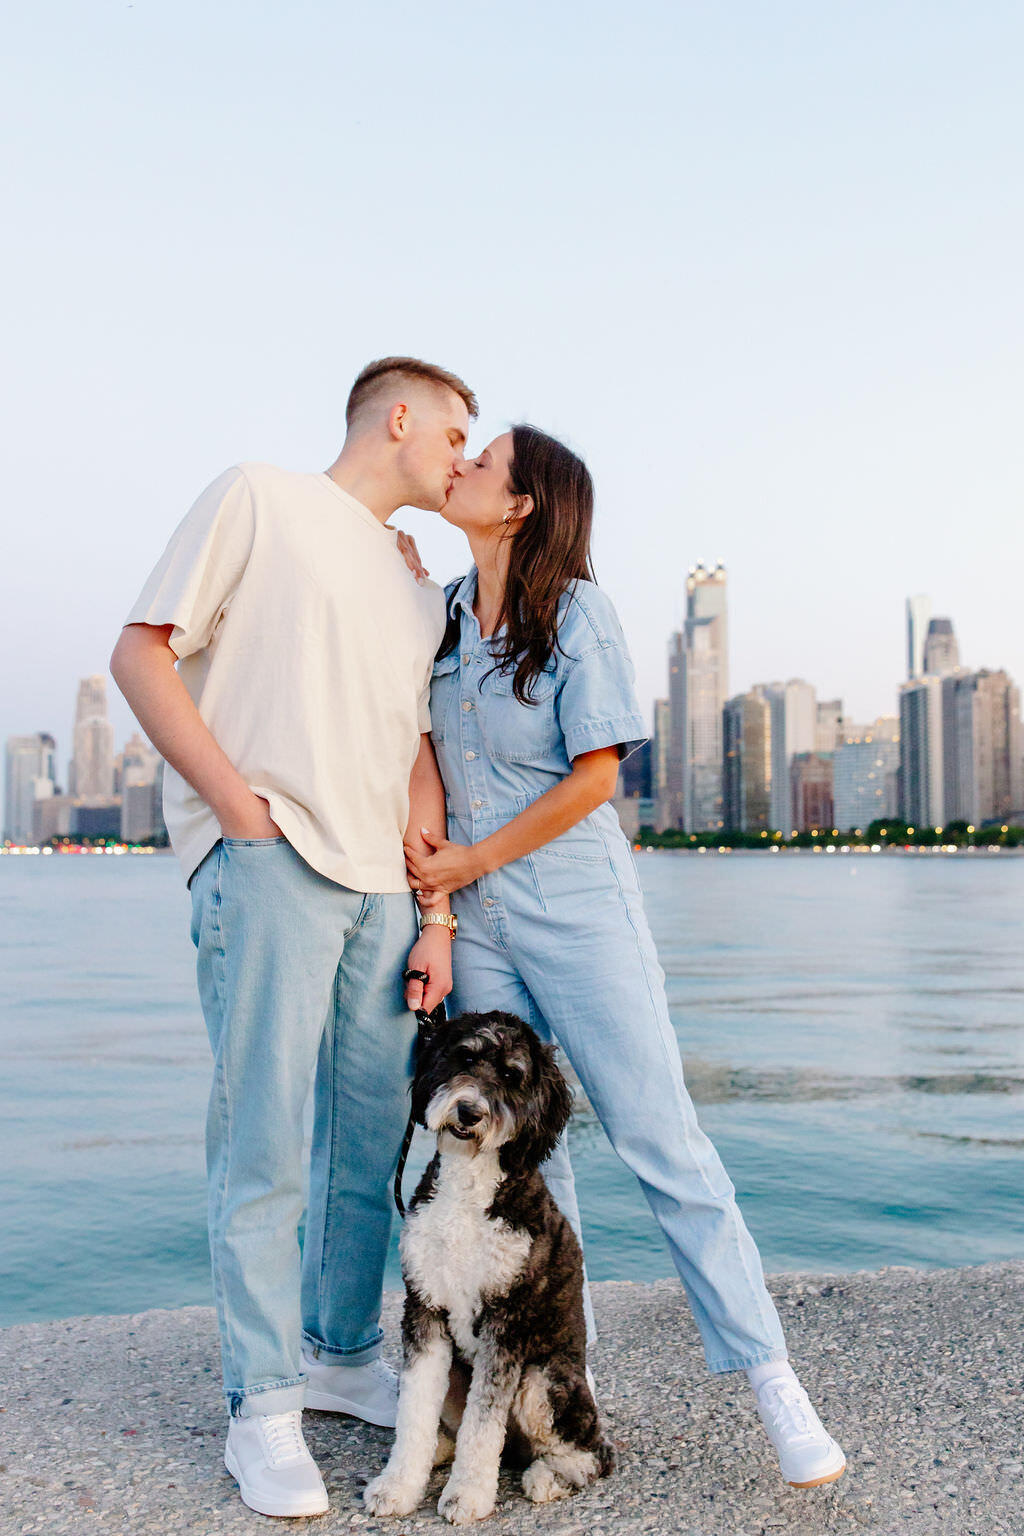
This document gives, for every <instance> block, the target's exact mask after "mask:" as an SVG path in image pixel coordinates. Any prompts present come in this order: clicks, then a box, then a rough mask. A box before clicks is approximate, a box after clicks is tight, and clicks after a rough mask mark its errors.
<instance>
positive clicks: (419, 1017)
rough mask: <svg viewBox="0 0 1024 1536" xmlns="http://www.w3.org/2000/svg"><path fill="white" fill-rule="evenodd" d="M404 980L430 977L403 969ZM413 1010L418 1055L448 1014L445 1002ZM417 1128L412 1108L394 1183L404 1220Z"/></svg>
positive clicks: (421, 972) (398, 1204)
mask: <svg viewBox="0 0 1024 1536" xmlns="http://www.w3.org/2000/svg"><path fill="white" fill-rule="evenodd" d="M402 980H403V981H424V982H426V981H429V980H430V977H429V976H428V975H427V973H426V971H403V972H402ZM413 1011H414V1012H415V1014H416V1025H417V1029H416V1054H417V1056H418V1055H419V1048H420V1046H421V1045H422V1044H423V1041H424V1040H425V1039H426V1038H427V1037H428V1036H429V1035H431V1034H432V1033H433V1032H434V1030H435V1029H437V1027H438V1025H440V1024H443V1023H444V1021H445V1017H446V1015H445V1010H444V1003H443V1002H442V1003H438V1005H437V1007H436V1008H434V1009H433V1010H432V1011H431V1012H430V1013H428V1012H427V1010H426V1009H425V1008H416V1009H414V1010H413ZM415 1128H416V1122H415V1120H414V1119H413V1116H412V1111H411V1110H410V1111H409V1119H408V1122H407V1123H406V1127H405V1135H404V1136H403V1137H402V1150H401V1151H400V1152H399V1154H398V1167H397V1168H396V1169H395V1183H394V1196H395V1205H396V1206H397V1207H398V1214H399V1216H401V1218H402V1220H403V1221H404V1220H405V1202H404V1201H403V1199H402V1175H403V1174H404V1173H405V1164H406V1161H407V1159H408V1156H409V1148H410V1147H411V1146H412V1135H413V1131H414V1130H415Z"/></svg>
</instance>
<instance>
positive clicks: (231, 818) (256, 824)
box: [220, 790, 284, 838]
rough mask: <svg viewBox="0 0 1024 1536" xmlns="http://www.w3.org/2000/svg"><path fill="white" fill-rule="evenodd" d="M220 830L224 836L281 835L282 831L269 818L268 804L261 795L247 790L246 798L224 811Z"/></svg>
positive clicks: (282, 834)
mask: <svg viewBox="0 0 1024 1536" xmlns="http://www.w3.org/2000/svg"><path fill="white" fill-rule="evenodd" d="M220 830H221V833H222V835H223V836H224V837H246V838H248V837H254V838H255V837H283V836H284V833H283V832H282V831H281V828H280V827H279V826H278V824H277V822H276V821H272V820H271V816H270V806H269V805H268V804H267V802H266V801H265V800H264V799H263V797H262V795H254V794H253V793H252V791H251V790H250V791H249V796H248V800H247V801H246V800H243V802H242V803H241V805H239V806H238V807H237V809H236V808H235V807H232V809H231V810H230V811H229V812H228V811H225V812H224V814H223V815H222V817H221V822H220Z"/></svg>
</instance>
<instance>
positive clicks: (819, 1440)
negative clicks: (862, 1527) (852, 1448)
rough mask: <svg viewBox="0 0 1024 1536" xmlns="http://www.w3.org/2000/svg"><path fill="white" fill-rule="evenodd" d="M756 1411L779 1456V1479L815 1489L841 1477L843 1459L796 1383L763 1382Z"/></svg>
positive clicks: (782, 1381) (786, 1379) (795, 1485)
mask: <svg viewBox="0 0 1024 1536" xmlns="http://www.w3.org/2000/svg"><path fill="white" fill-rule="evenodd" d="M757 1411H758V1413H759V1414H760V1415H761V1421H762V1423H763V1424H764V1427H765V1429H766V1430H767V1431H768V1438H769V1440H770V1441H771V1442H772V1444H773V1445H774V1447H775V1449H776V1451H777V1452H778V1456H779V1465H780V1467H781V1468H782V1475H783V1477H784V1478H785V1480H786V1482H787V1483H789V1484H790V1485H791V1486H792V1487H793V1488H818V1487H820V1485H821V1484H822V1483H834V1482H835V1480H836V1478H837V1477H842V1475H843V1473H844V1471H845V1470H846V1457H845V1456H844V1455H843V1453H842V1451H841V1450H840V1448H839V1446H838V1445H837V1444H836V1442H835V1441H834V1440H833V1439H832V1437H831V1435H829V1434H826V1432H825V1428H824V1426H823V1425H822V1422H821V1420H820V1419H819V1418H818V1415H817V1414H816V1413H815V1411H814V1409H813V1408H812V1407H811V1400H810V1398H809V1397H808V1396H807V1393H806V1392H805V1391H804V1389H803V1387H802V1386H801V1385H800V1383H799V1382H798V1381H796V1380H790V1379H788V1378H785V1377H784V1378H782V1379H778V1378H776V1379H772V1380H769V1381H766V1382H765V1383H764V1385H763V1386H762V1387H760V1388H759V1389H758V1392H757Z"/></svg>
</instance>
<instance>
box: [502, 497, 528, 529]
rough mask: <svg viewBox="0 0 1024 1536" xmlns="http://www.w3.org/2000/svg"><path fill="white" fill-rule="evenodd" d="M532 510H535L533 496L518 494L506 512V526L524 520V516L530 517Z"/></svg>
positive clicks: (503, 519) (504, 521)
mask: <svg viewBox="0 0 1024 1536" xmlns="http://www.w3.org/2000/svg"><path fill="white" fill-rule="evenodd" d="M532 511H533V497H532V496H516V497H514V498H513V501H512V505H511V506H510V507H509V509H508V511H507V512H506V513H505V516H504V517H503V518H502V522H503V523H504V524H505V525H506V527H507V526H508V525H509V524H510V523H519V522H522V520H523V518H524V517H529V515H530V513H531V512H532Z"/></svg>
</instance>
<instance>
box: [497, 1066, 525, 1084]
mask: <svg viewBox="0 0 1024 1536" xmlns="http://www.w3.org/2000/svg"><path fill="white" fill-rule="evenodd" d="M501 1075H502V1077H503V1078H504V1079H505V1081H506V1083H508V1084H509V1086H510V1087H512V1088H518V1087H519V1084H520V1083H521V1082H522V1080H523V1077H524V1076H525V1074H524V1072H523V1069H522V1067H517V1066H516V1065H515V1063H514V1062H506V1063H505V1065H504V1066H503V1067H502V1069H501Z"/></svg>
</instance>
